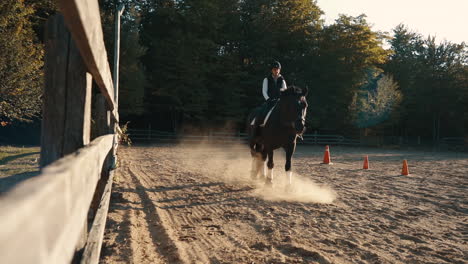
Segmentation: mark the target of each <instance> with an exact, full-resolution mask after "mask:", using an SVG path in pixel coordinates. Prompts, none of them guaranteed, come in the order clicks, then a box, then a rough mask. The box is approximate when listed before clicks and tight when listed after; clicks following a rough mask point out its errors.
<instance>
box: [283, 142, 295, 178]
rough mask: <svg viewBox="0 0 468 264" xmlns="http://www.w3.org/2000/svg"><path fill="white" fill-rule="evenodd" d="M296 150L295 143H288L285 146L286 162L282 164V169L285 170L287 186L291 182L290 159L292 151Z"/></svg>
mask: <svg viewBox="0 0 468 264" xmlns="http://www.w3.org/2000/svg"><path fill="white" fill-rule="evenodd" d="M295 150H296V144H294V143H293V144H289V145H288V146H287V147H286V148H285V151H286V164H285V165H284V170H285V171H286V180H287V182H288V186H289V187H291V184H292V170H291V159H292V155H293V154H294V151H295Z"/></svg>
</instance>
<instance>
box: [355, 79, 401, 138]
mask: <svg viewBox="0 0 468 264" xmlns="http://www.w3.org/2000/svg"><path fill="white" fill-rule="evenodd" d="M377 74H378V73H377V72H375V71H370V72H369V73H368V80H367V83H366V84H365V85H363V86H362V87H361V88H360V89H359V90H358V91H357V92H356V93H355V94H354V96H353V101H352V103H351V107H350V110H351V113H352V116H353V122H354V124H355V125H356V126H357V127H358V128H364V129H365V131H367V128H370V127H374V126H376V125H379V124H381V123H383V122H385V121H387V120H389V119H390V118H391V117H392V114H394V110H395V109H396V108H397V107H398V105H399V104H400V102H401V99H402V95H401V92H400V91H399V89H398V84H397V83H396V82H395V81H394V80H393V78H392V77H391V76H389V75H385V74H378V75H377ZM376 75H377V76H376ZM365 134H367V133H365Z"/></svg>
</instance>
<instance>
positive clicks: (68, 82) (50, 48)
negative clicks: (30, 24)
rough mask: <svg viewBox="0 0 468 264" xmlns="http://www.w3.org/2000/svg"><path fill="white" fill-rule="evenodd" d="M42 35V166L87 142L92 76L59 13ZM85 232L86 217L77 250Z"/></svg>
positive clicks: (85, 234) (48, 23)
mask: <svg viewBox="0 0 468 264" xmlns="http://www.w3.org/2000/svg"><path fill="white" fill-rule="evenodd" d="M45 39H46V60H45V61H46V62H45V76H46V77H45V85H44V93H43V98H44V102H43V119H42V134H41V161H40V165H41V168H43V167H45V166H47V165H49V164H50V163H52V162H54V161H55V160H57V159H59V158H62V157H63V156H65V155H67V154H70V153H72V152H74V151H76V150H78V149H79V148H81V147H83V146H85V145H87V144H89V142H90V128H91V84H92V77H91V75H90V74H89V73H87V70H86V66H85V64H84V62H83V60H82V58H81V55H80V52H79V50H78V48H77V46H76V45H75V42H74V41H73V39H72V37H71V34H70V32H69V31H68V29H67V28H66V26H65V23H64V19H63V17H62V15H60V14H57V15H55V16H53V17H51V18H50V19H49V20H48V22H47V26H46V37H45ZM87 232H88V227H87V221H86V220H85V221H84V222H83V231H82V235H81V236H80V238H79V241H77V251H78V250H81V249H83V248H84V246H85V244H86V239H87Z"/></svg>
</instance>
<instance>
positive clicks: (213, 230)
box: [205, 225, 224, 236]
mask: <svg viewBox="0 0 468 264" xmlns="http://www.w3.org/2000/svg"><path fill="white" fill-rule="evenodd" d="M205 228H206V230H207V231H208V235H210V236H212V235H224V231H223V230H221V226H219V225H209V226H205Z"/></svg>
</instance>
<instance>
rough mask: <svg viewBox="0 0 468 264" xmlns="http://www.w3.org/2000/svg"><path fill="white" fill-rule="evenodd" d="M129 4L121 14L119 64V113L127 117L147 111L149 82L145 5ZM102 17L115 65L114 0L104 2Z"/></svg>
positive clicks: (110, 59) (111, 60) (106, 38)
mask: <svg viewBox="0 0 468 264" xmlns="http://www.w3.org/2000/svg"><path fill="white" fill-rule="evenodd" d="M123 3H124V4H125V6H126V9H125V12H124V14H123V15H122V17H121V28H120V63H119V112H120V115H121V117H122V118H123V119H126V118H127V117H128V116H130V115H141V114H143V112H144V96H145V88H146V86H147V85H148V80H147V77H146V72H145V69H144V67H143V64H142V62H141V59H142V58H143V57H144V56H145V54H146V51H147V48H146V47H145V46H143V45H142V44H141V41H140V26H141V11H139V10H140V9H141V6H139V5H137V4H135V3H133V2H131V1H125V2H123ZM100 5H101V17H102V22H103V31H104V40H105V44H106V49H107V51H108V58H109V61H110V62H111V63H110V65H111V67H113V62H114V61H113V59H112V58H113V56H114V28H115V18H114V15H115V10H116V6H117V2H116V1H114V0H106V1H101V2H100Z"/></svg>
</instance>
